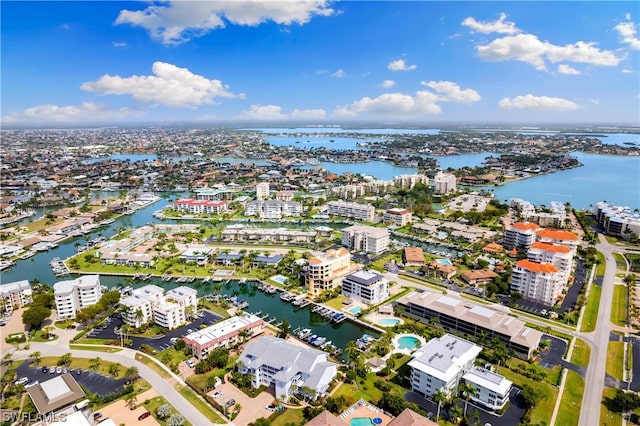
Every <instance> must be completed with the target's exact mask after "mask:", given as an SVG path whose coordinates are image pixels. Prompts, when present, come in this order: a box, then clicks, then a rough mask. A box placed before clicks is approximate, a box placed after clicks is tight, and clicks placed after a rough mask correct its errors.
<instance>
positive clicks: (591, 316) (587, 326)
mask: <svg viewBox="0 0 640 426" xmlns="http://www.w3.org/2000/svg"><path fill="white" fill-rule="evenodd" d="M601 295H602V287H600V286H599V285H595V284H591V289H589V297H588V298H587V306H586V307H585V308H584V316H583V317H582V326H581V327H580V331H582V332H585V333H590V332H592V331H594V330H595V329H596V323H597V322H598V309H599V308H600V297H601Z"/></svg>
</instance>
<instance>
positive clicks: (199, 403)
mask: <svg viewBox="0 0 640 426" xmlns="http://www.w3.org/2000/svg"><path fill="white" fill-rule="evenodd" d="M175 389H176V390H177V391H178V392H180V395H182V396H183V397H185V399H187V401H189V402H190V403H191V405H193V406H194V407H196V408H197V409H198V411H200V412H201V413H202V414H203V415H204V416H205V417H206V418H207V419H209V420H210V421H211V422H212V423H226V421H225V420H224V419H223V418H222V417H220V416H219V415H218V413H216V412H215V410H214V409H213V407H211V405H209V403H208V402H206V401H204V400H203V399H202V398H200V396H199V395H197V394H196V393H195V392H193V391H192V390H191V389H190V388H189V387H188V386H182V385H176V386H175Z"/></svg>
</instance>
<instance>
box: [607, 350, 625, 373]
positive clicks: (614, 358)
mask: <svg viewBox="0 0 640 426" xmlns="http://www.w3.org/2000/svg"><path fill="white" fill-rule="evenodd" d="M623 367H624V342H609V349H608V351H607V368H606V371H607V374H609V375H610V376H611V377H614V378H616V379H618V380H622V379H623V374H624V368H623Z"/></svg>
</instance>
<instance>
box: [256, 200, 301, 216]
mask: <svg viewBox="0 0 640 426" xmlns="http://www.w3.org/2000/svg"><path fill="white" fill-rule="evenodd" d="M301 214H302V204H300V203H298V202H295V201H281V200H254V201H250V202H248V203H247V205H246V207H245V211H244V215H245V216H258V217H259V218H261V219H280V218H283V217H289V216H300V215H301Z"/></svg>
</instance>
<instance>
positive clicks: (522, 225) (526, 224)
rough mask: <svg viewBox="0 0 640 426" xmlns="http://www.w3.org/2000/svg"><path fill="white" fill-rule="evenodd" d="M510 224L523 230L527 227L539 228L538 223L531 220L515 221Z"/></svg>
mask: <svg viewBox="0 0 640 426" xmlns="http://www.w3.org/2000/svg"><path fill="white" fill-rule="evenodd" d="M511 226H512V227H513V228H516V229H521V230H523V231H526V230H528V229H538V228H540V225H538V224H537V223H531V222H516V223H514V224H513V225H511Z"/></svg>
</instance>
